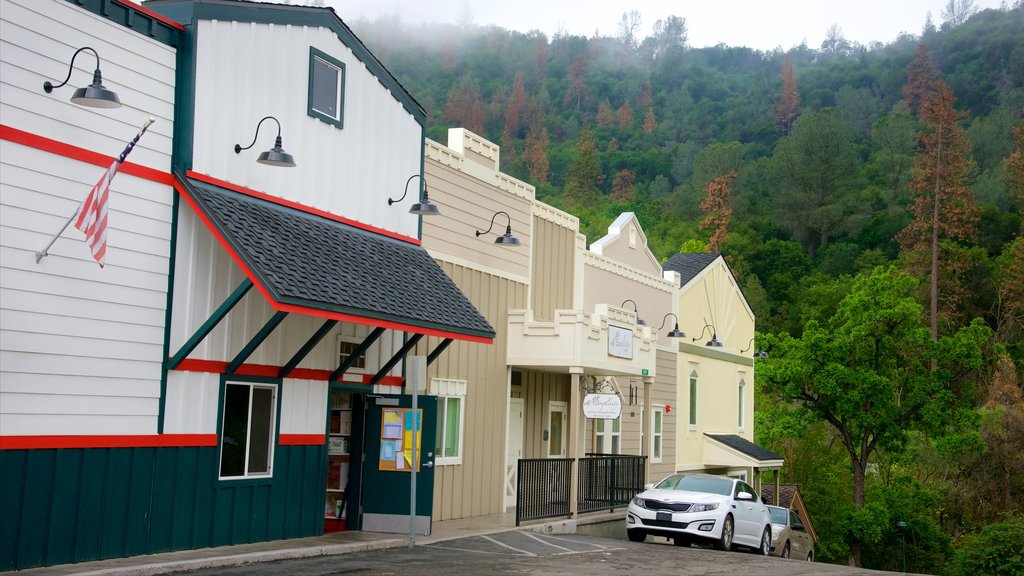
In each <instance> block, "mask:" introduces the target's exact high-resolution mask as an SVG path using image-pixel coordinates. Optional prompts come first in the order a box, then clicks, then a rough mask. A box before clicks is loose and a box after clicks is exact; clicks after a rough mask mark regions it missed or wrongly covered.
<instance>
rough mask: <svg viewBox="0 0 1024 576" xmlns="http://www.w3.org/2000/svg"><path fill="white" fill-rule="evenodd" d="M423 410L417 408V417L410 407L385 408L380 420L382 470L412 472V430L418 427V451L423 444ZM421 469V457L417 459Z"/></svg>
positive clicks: (380, 465)
mask: <svg viewBox="0 0 1024 576" xmlns="http://www.w3.org/2000/svg"><path fill="white" fill-rule="evenodd" d="M422 418H423V410H420V409H417V410H416V414H415V418H414V417H413V411H412V410H411V409H409V408H384V409H383V410H382V414H381V421H380V461H379V464H378V468H379V469H380V470H382V471H398V472H410V471H412V469H413V459H412V446H413V443H412V432H413V427H414V426H415V429H416V452H417V454H418V453H419V451H420V448H421V446H422V445H423V442H422V436H423V423H422V421H421V420H422ZM416 460H417V462H416V470H417V471H419V462H418V461H419V458H417V459H416Z"/></svg>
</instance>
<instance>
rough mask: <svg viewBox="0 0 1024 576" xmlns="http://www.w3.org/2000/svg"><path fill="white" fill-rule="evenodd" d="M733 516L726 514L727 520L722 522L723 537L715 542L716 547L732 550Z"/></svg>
mask: <svg viewBox="0 0 1024 576" xmlns="http://www.w3.org/2000/svg"><path fill="white" fill-rule="evenodd" d="M732 532H733V525H732V516H731V515H730V516H726V517H725V521H724V522H722V537H721V538H719V539H718V541H717V542H715V548H717V549H718V550H732V536H733V534H732Z"/></svg>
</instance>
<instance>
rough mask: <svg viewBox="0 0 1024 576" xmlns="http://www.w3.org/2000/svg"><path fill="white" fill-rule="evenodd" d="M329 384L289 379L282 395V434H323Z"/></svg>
mask: <svg viewBox="0 0 1024 576" xmlns="http://www.w3.org/2000/svg"><path fill="white" fill-rule="evenodd" d="M326 414H327V383H326V382H314V381H312V380H297V379H294V378H288V379H285V381H284V391H283V392H282V394H281V434H323V433H324V428H325V426H324V422H325V418H326Z"/></svg>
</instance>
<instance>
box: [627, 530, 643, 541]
mask: <svg viewBox="0 0 1024 576" xmlns="http://www.w3.org/2000/svg"><path fill="white" fill-rule="evenodd" d="M626 536H628V537H629V541H630V542H643V541H644V540H645V539H646V538H647V533H646V532H644V531H643V530H626Z"/></svg>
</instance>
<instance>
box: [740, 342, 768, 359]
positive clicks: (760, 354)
mask: <svg viewBox="0 0 1024 576" xmlns="http://www.w3.org/2000/svg"><path fill="white" fill-rule="evenodd" d="M753 347H754V339H753V338H751V339H750V342H747V347H746V348H744V349H743V350H740V354H746V353H747V351H748V350H750V349H751V348H753ZM767 357H768V351H767V350H765V349H764V348H761V349H759V350H758V351H757V352H754V358H767Z"/></svg>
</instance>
